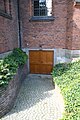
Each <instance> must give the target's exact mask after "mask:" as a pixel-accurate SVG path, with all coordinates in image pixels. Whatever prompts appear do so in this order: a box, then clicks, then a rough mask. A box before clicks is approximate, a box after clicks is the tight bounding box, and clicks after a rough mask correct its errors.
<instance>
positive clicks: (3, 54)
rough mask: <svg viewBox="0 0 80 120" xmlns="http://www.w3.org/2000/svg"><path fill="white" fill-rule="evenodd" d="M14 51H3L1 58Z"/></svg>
mask: <svg viewBox="0 0 80 120" xmlns="http://www.w3.org/2000/svg"><path fill="white" fill-rule="evenodd" d="M11 52H12V51H9V52H5V53H1V54H0V58H4V57H6V56H7V55H8V54H10V53H11Z"/></svg>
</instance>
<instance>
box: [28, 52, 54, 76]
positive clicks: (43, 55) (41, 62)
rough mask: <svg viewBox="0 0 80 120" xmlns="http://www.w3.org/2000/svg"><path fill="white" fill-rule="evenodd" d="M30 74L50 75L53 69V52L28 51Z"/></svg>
mask: <svg viewBox="0 0 80 120" xmlns="http://www.w3.org/2000/svg"><path fill="white" fill-rule="evenodd" d="M29 59H30V73H39V74H50V73H51V71H52V69H53V51H30V53H29Z"/></svg>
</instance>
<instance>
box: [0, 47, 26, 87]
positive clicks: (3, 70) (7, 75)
mask: <svg viewBox="0 0 80 120" xmlns="http://www.w3.org/2000/svg"><path fill="white" fill-rule="evenodd" d="M27 57H28V56H27V55H26V53H24V52H23V51H22V50H21V49H19V48H15V49H14V50H13V52H12V53H11V54H9V55H8V56H7V57H5V58H4V59H2V60H0V86H3V85H7V84H8V82H9V80H11V79H12V78H13V76H14V75H15V74H16V71H17V69H18V66H22V65H24V64H25V63H26V60H27Z"/></svg>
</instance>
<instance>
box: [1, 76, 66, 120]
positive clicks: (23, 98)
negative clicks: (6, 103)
mask: <svg viewBox="0 0 80 120" xmlns="http://www.w3.org/2000/svg"><path fill="white" fill-rule="evenodd" d="M51 79H52V78H51V76H49V75H28V77H27V79H26V80H25V81H24V83H23V85H22V87H21V89H20V92H19V95H18V97H17V99H16V102H15V105H14V107H13V109H12V110H11V111H10V112H9V113H8V114H7V115H6V116H4V117H3V118H2V119H1V120H58V119H59V118H61V117H62V112H63V111H64V104H63V103H64V102H63V99H62V96H61V94H60V91H59V89H58V88H57V87H54V86H53V85H52V81H51Z"/></svg>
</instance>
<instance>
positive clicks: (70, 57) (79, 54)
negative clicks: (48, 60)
mask: <svg viewBox="0 0 80 120" xmlns="http://www.w3.org/2000/svg"><path fill="white" fill-rule="evenodd" d="M79 59H80V50H68V49H54V65H55V64H58V63H65V62H67V63H68V62H73V61H76V60H79Z"/></svg>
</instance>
